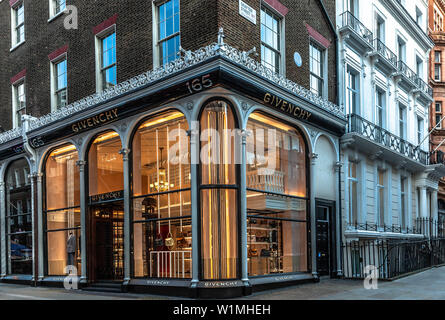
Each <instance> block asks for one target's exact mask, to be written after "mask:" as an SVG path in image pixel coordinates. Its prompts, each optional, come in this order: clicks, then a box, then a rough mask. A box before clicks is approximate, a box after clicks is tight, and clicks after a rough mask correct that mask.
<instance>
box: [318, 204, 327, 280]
mask: <svg viewBox="0 0 445 320" xmlns="http://www.w3.org/2000/svg"><path fill="white" fill-rule="evenodd" d="M329 218H330V208H329V207H327V206H322V205H317V224H316V225H317V273H318V274H319V275H320V276H328V275H330V270H331V268H330V261H331V259H330V241H329V239H330V228H329Z"/></svg>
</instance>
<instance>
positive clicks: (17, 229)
mask: <svg viewBox="0 0 445 320" xmlns="http://www.w3.org/2000/svg"><path fill="white" fill-rule="evenodd" d="M29 173H30V170H29V165H28V162H27V161H26V159H20V160H17V161H14V162H13V163H11V165H10V166H9V168H8V170H7V172H6V237H7V242H8V245H7V246H8V250H9V252H8V260H7V261H8V273H9V274H23V275H30V274H32V208H31V181H30V179H29V177H28V175H29Z"/></svg>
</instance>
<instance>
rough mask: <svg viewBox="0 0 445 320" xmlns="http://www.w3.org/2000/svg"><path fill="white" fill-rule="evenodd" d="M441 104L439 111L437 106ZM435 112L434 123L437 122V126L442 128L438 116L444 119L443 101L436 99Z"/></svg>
mask: <svg viewBox="0 0 445 320" xmlns="http://www.w3.org/2000/svg"><path fill="white" fill-rule="evenodd" d="M438 105H439V106H440V110H439V111H437V106H438ZM434 114H435V117H434V123H435V125H438V126H437V127H436V129H442V122H440V123H437V117H439V119H442V117H443V116H442V101H435V102H434Z"/></svg>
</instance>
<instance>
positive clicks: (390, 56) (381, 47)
mask: <svg viewBox="0 0 445 320" xmlns="http://www.w3.org/2000/svg"><path fill="white" fill-rule="evenodd" d="M374 48H375V50H376V51H377V52H378V53H379V54H380V55H381V56H383V57H384V58H385V59H386V60H388V62H389V63H391V64H392V65H393V66H394V68H397V56H396V54H395V53H394V52H392V51H391V50H389V48H388V47H387V46H385V44H384V43H383V42H382V41H381V40H379V39H375V40H374Z"/></svg>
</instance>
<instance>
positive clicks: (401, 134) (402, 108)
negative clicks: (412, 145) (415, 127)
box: [397, 102, 408, 140]
mask: <svg viewBox="0 0 445 320" xmlns="http://www.w3.org/2000/svg"><path fill="white" fill-rule="evenodd" d="M398 107H399V108H398V115H397V118H398V131H399V138H401V139H403V140H407V138H406V137H407V130H408V129H407V115H408V112H407V107H406V106H405V105H403V104H402V103H400V102H399V104H398ZM400 111H402V114H403V116H404V117H403V118H404V119H401V118H400ZM401 124H403V132H401V130H400V128H401V126H400V125H401Z"/></svg>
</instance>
